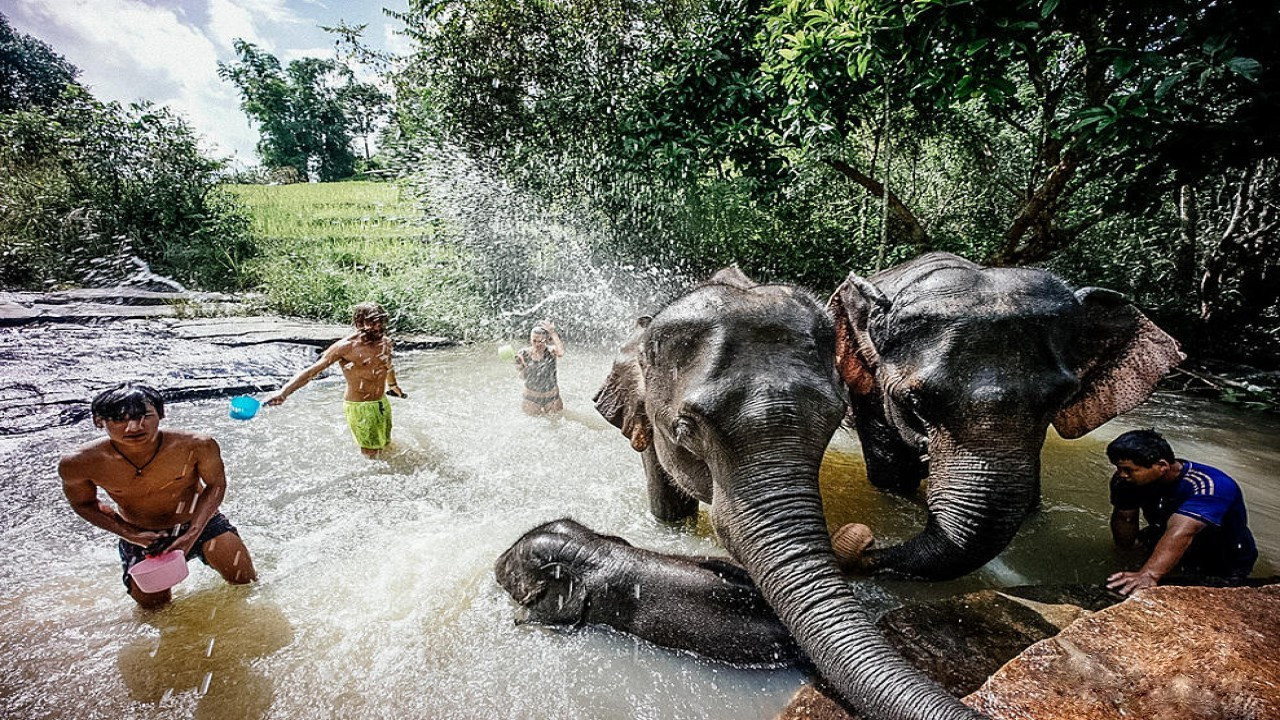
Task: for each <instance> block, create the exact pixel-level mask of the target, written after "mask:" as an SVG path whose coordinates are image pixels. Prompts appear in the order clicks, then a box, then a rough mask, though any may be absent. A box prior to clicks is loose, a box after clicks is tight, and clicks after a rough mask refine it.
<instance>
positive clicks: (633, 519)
mask: <svg viewBox="0 0 1280 720" xmlns="http://www.w3.org/2000/svg"><path fill="white" fill-rule="evenodd" d="M399 365H400V367H399V368H398V369H399V372H400V375H401V377H400V380H401V383H402V384H403V385H404V386H405V388H406V390H407V391H408V392H409V395H410V399H408V400H399V399H393V400H392V403H393V408H394V410H393V412H394V417H395V428H394V430H393V443H394V444H393V447H392V448H390V449H389V450H388V451H387V453H386V457H385V458H384V459H382V460H377V461H368V460H365V459H364V458H363V457H361V455H360V453H359V451H358V450H357V449H356V447H355V445H354V443H353V442H352V440H351V438H350V435H349V432H348V430H347V429H346V427H345V423H344V421H343V419H342V405H341V397H342V381H341V379H340V378H336V377H335V378H326V379H320V380H317V381H315V382H313V383H312V384H311V385H309V386H308V387H307V388H305V389H303V390H302V391H299V392H298V393H297V394H296V395H294V396H293V397H292V398H291V399H290V403H289V404H288V405H287V406H283V407H281V408H272V409H269V410H266V411H264V412H263V413H261V414H260V415H259V416H258V417H256V418H255V419H254V421H253V422H252V423H244V422H238V421H235V420H232V419H230V418H228V417H227V414H226V412H225V407H224V405H225V403H224V402H222V401H208V402H200V403H195V404H190V403H175V404H173V405H171V406H170V407H168V408H167V410H168V413H167V415H166V418H165V421H164V422H165V425H166V426H172V427H181V428H186V429H191V430H196V431H200V432H206V433H209V434H210V435H212V436H213V437H215V438H216V439H217V440H218V442H219V444H220V446H221V447H222V451H223V457H224V460H225V463H226V467H227V475H228V493H227V497H226V500H225V501H224V503H223V508H222V509H223V511H224V512H225V513H226V515H227V517H228V519H229V520H231V522H232V523H233V524H235V525H236V527H237V528H238V529H239V532H240V534H241V536H242V537H243V538H244V541H245V544H246V545H247V547H248V548H249V552H250V553H251V554H252V557H253V559H254V561H255V564H256V565H257V568H258V571H259V574H260V580H259V581H258V582H257V583H254V584H253V585H251V586H248V587H237V586H230V585H227V584H226V583H224V582H223V581H222V580H221V578H220V577H218V575H217V573H215V572H213V571H212V570H209V569H208V568H204V567H201V566H200V565H199V563H192V568H191V576H190V577H189V578H188V579H187V580H186V581H185V582H183V583H182V584H181V585H179V586H178V587H177V588H175V590H174V595H175V602H174V604H173V605H171V606H169V607H167V608H166V609H164V610H161V611H159V612H156V613H150V614H142V613H138V612H137V611H135V609H134V607H133V602H132V601H131V600H130V599H129V598H128V597H127V596H126V595H125V594H124V588H123V586H122V584H121V582H120V567H119V564H118V559H117V557H116V550H115V543H114V541H113V540H112V538H110V537H108V536H107V535H106V534H105V533H104V532H102V531H100V530H97V529H95V528H93V527H91V526H89V525H88V524H87V523H85V522H84V521H83V520H81V519H80V518H79V517H78V516H76V515H75V514H74V513H73V512H71V510H70V509H69V508H68V507H67V505H66V501H65V500H64V499H63V497H62V495H61V491H60V484H59V481H58V479H57V475H56V463H57V457H58V454H59V453H60V452H62V451H64V450H65V449H67V448H70V447H72V446H74V445H75V444H78V443H81V442H85V441H87V440H90V439H94V438H98V437H99V436H100V434H101V431H100V430H98V429H96V428H93V427H92V425H91V424H90V423H89V422H88V421H82V422H80V423H78V424H76V425H73V426H68V427H60V428H55V429H52V430H47V431H42V432H39V433H32V434H27V435H22V436H15V437H6V438H0V462H2V463H3V466H4V467H5V468H7V469H8V470H9V473H10V475H9V480H8V482H6V483H4V484H3V485H0V508H3V510H4V512H3V513H0V523H2V525H0V532H2V533H3V537H0V542H3V543H4V547H5V555H4V556H3V559H2V560H0V581H3V583H4V585H5V587H6V588H7V591H8V592H7V596H6V597H7V599H6V601H5V602H4V603H0V630H3V636H4V637H5V641H4V642H3V643H0V696H3V697H4V698H5V701H4V702H5V706H4V707H5V711H6V715H8V716H12V717H86V716H90V715H93V716H104V717H105V716H113V717H146V718H160V719H162V720H164V719H168V718H189V717H192V716H196V717H202V718H227V719H231V718H244V717H279V718H297V717H308V716H315V715H317V714H320V715H323V716H330V717H392V716H394V717H439V718H472V717H486V718H490V717H492V718H530V719H532V718H546V717H556V718H571V719H582V720H586V719H589V718H590V719H595V718H602V717H663V718H676V719H685V718H708V719H720V718H760V719H762V720H763V719H765V718H772V717H774V716H775V715H776V713H777V712H778V710H779V709H780V708H781V707H782V706H783V705H784V704H785V702H786V700H787V698H788V697H789V696H790V694H791V693H792V692H793V690H794V689H795V687H796V686H797V685H798V684H799V683H800V682H801V681H802V679H803V678H802V676H801V674H800V673H799V672H798V671H795V670H788V669H773V670H760V669H752V670H748V669H739V668H732V667H728V666H724V665H717V664H714V663H711V662H708V661H704V660H700V659H698V658H695V657H692V656H689V655H685V654H677V653H671V652H667V651H664V650H661V649H658V648H654V647H652V646H650V645H647V644H645V643H640V642H635V641H633V640H632V639H630V638H627V637H624V636H621V635H618V634H616V633H611V632H597V631H582V632H577V633H556V632H550V631H547V630H545V629H540V628H537V627H532V626H516V625H514V624H513V622H512V618H513V617H514V615H515V611H514V605H513V603H512V601H511V600H510V599H509V598H508V597H507V596H506V595H505V593H504V592H503V591H502V590H501V589H500V588H499V587H498V586H497V584H496V583H495V582H494V578H493V572H492V567H493V563H494V561H495V559H496V558H497V557H498V555H499V554H501V552H502V551H503V550H505V549H506V548H507V547H508V546H509V545H510V544H511V543H512V542H513V541H514V540H515V539H516V538H517V537H519V536H520V535H521V534H522V533H524V532H525V531H526V530H528V529H529V528H531V527H533V526H535V525H537V524H540V523H542V522H545V521H547V520H550V519H553V518H557V517H562V516H566V515H568V516H571V517H574V518H576V519H577V520H579V521H581V522H583V523H585V524H587V525H588V526H590V527H592V528H594V529H596V530H598V531H600V532H603V533H609V534H616V535H620V536H622V537H624V538H626V539H627V540H629V541H631V542H633V543H634V544H636V545H637V546H640V547H645V548H650V549H654V550H658V551H662V552H678V553H684V554H699V555H708V554H710V555H719V554H723V553H722V551H721V550H720V549H719V548H718V547H717V546H716V544H715V542H714V541H713V539H712V538H711V534H710V530H709V523H708V522H707V520H706V518H705V516H703V517H702V518H701V519H700V521H699V524H698V526H697V530H696V531H694V532H690V531H689V530H687V529H680V528H670V527H666V526H664V525H661V524H660V523H657V522H655V521H654V520H653V519H652V518H651V517H650V516H649V514H648V510H647V501H646V499H645V497H644V480H643V474H642V471H641V469H640V462H639V458H638V457H637V455H636V453H634V452H633V451H632V450H631V449H630V447H629V445H628V444H627V442H626V439H625V438H623V437H621V435H620V434H619V433H618V431H617V430H616V429H615V428H613V427H612V426H610V425H608V424H606V423H605V422H604V421H603V420H602V419H601V418H599V416H598V415H596V413H595V412H594V411H593V410H592V409H591V405H590V397H591V396H592V394H594V392H595V390H596V387H597V385H598V383H599V381H600V379H602V378H603V377H604V375H605V373H606V371H607V367H608V354H607V353H603V352H592V351H575V352H573V353H571V354H569V355H567V356H566V357H565V358H564V360H563V363H562V365H561V368H560V377H561V385H562V391H563V394H564V397H565V404H566V407H567V410H566V412H565V414H564V416H563V417H560V418H554V419H548V418H530V417H527V416H524V415H523V414H522V413H521V412H520V411H519V398H520V387H521V386H520V382H519V380H518V379H517V377H516V375H515V373H514V372H513V371H512V369H511V368H510V366H509V365H508V364H507V363H504V362H501V361H500V360H498V359H496V358H494V357H492V355H491V353H490V352H488V350H487V349H486V348H480V347H476V348H459V349H453V350H448V351H437V352H428V353H417V354H406V355H405V356H404V357H402V358H401V359H400V361H399ZM1246 423H1247V424H1246ZM1148 425H1155V426H1157V427H1160V428H1161V429H1162V430H1164V431H1166V433H1167V435H1168V436H1169V437H1170V439H1171V440H1172V441H1174V442H1175V448H1176V449H1178V451H1179V453H1180V454H1182V455H1184V456H1187V457H1191V458H1194V459H1197V460H1204V461H1205V462H1208V463H1210V464H1215V465H1218V466H1221V467H1224V468H1228V469H1229V470H1230V471H1231V472H1232V474H1233V475H1234V476H1235V477H1236V478H1237V479H1238V480H1240V482H1241V484H1242V485H1243V486H1244V490H1245V495H1246V498H1247V500H1248V502H1249V509H1250V520H1251V524H1252V526H1253V527H1254V530H1255V533H1256V534H1257V536H1258V544H1259V547H1260V550H1261V552H1262V555H1263V557H1264V558H1268V559H1271V560H1274V558H1276V557H1277V556H1278V554H1280V493H1277V490H1276V489H1275V488H1274V486H1273V484H1271V483H1270V478H1271V473H1272V470H1273V468H1274V467H1276V465H1277V464H1280V455H1278V453H1280V451H1278V450H1277V448H1280V442H1276V440H1277V438H1280V423H1277V422H1276V421H1275V420H1274V419H1268V418H1265V417H1259V416H1247V417H1243V416H1240V415H1237V414H1234V411H1232V410H1229V409H1224V408H1221V407H1220V406H1215V405H1205V404H1197V403H1192V402H1190V401H1186V400H1182V399H1180V398H1174V397H1168V396H1159V397H1157V398H1156V399H1154V400H1153V401H1151V402H1149V403H1148V404H1147V405H1145V406H1143V407H1142V408H1140V409H1139V411H1138V412H1137V413H1135V414H1133V415H1132V416H1130V417H1128V418H1125V419H1124V420H1123V421H1114V422H1113V423H1111V424H1109V425H1108V426H1107V427H1106V428H1104V432H1100V433H1095V434H1094V435H1090V436H1088V437H1086V438H1084V439H1082V440H1078V441H1073V442H1064V441H1061V440H1058V439H1056V438H1054V437H1051V438H1050V440H1049V442H1048V443H1047V444H1046V447H1045V451H1044V478H1043V487H1044V503H1043V508H1042V510H1041V511H1040V512H1038V513H1036V514H1035V515H1033V516H1032V517H1031V518H1030V519H1029V520H1028V521H1027V523H1026V524H1025V526H1024V527H1023V529H1022V531H1021V532H1020V533H1019V535H1018V537H1017V539H1016V540H1015V541H1014V543H1013V545H1012V546H1011V547H1010V548H1009V549H1008V550H1007V551H1006V552H1005V553H1004V554H1002V555H1001V557H1000V559H999V561H998V563H997V564H994V565H992V566H991V567H989V568H984V569H983V570H981V571H979V572H977V573H974V574H973V575H970V576H968V577H966V578H963V579H961V580H958V581H954V582H950V583H928V584H926V583H872V582H861V583H859V588H860V590H861V592H862V594H863V595H864V596H865V597H867V598H868V602H869V603H871V604H872V606H873V607H885V606H890V605H892V604H894V603H896V602H898V601H899V600H900V599H901V598H903V597H915V598H926V599H927V598H929V597H933V596H940V595H949V594H953V593H956V592H961V591H968V590H973V589H977V588H981V587H991V586H999V585H1001V584H1002V583H1003V582H1005V581H1006V580H1008V579H1009V578H1010V577H1014V578H1026V579H1027V580H1028V581H1030V582H1037V583H1054V582H1063V581H1079V582H1088V583H1098V582H1101V581H1102V580H1103V579H1104V578H1105V576H1106V575H1107V574H1108V573H1109V572H1111V571H1112V570H1113V569H1114V562H1115V559H1114V557H1113V556H1112V554H1111V551H1110V538H1109V532H1108V529H1107V514H1108V511H1109V506H1108V504H1107V490H1106V486H1107V482H1106V481H1107V478H1108V477H1109V475H1110V472H1109V466H1108V465H1107V464H1106V460H1105V456H1104V455H1103V452H1102V450H1103V447H1104V445H1105V443H1106V442H1107V441H1108V440H1109V439H1110V438H1111V437H1114V435H1116V434H1119V433H1120V432H1122V431H1124V430H1126V429H1129V428H1130V427H1140V426H1148ZM861 468H862V459H861V457H860V456H859V454H858V450H857V445H856V442H855V441H853V440H852V438H851V437H850V436H848V435H846V434H844V433H843V432H842V433H840V434H838V435H837V437H836V439H835V441H834V442H833V445H832V449H831V451H830V452H829V453H828V458H827V462H826V463H825V464H824V470H823V477H822V483H823V488H824V494H825V496H826V506H827V510H828V513H829V514H830V515H831V518H832V522H833V524H842V523H843V522H848V521H851V520H858V521H866V522H868V523H869V524H870V525H871V526H872V527H873V529H875V530H876V532H877V534H878V535H879V536H881V537H883V538H886V539H887V540H890V539H895V538H899V539H900V538H902V537H905V536H908V535H910V534H912V533H913V532H915V531H916V530H918V528H919V527H920V525H921V523H922V521H923V513H922V510H921V508H920V506H919V504H918V502H917V501H916V500H914V499H911V498H900V497H896V496H891V495H887V494H884V493H879V492H876V491H873V490H871V489H870V488H868V487H867V485H866V483H865V480H864V477H863V471H862V469H861ZM32 568H40V569H41V570H40V572H33V571H32ZM1270 572H1273V569H1272V566H1270V565H1268V564H1266V563H1260V566H1259V569H1258V573H1259V574H1266V573H1270ZM215 637H216V652H215V651H214V650H215V647H214V642H213V638H215ZM68 678H74V682H73V683H68Z"/></svg>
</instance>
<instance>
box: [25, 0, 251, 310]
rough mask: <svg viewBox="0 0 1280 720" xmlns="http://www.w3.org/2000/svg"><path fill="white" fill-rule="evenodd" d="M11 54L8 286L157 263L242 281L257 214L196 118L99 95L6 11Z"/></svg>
mask: <svg viewBox="0 0 1280 720" xmlns="http://www.w3.org/2000/svg"><path fill="white" fill-rule="evenodd" d="M0 58H3V62H2V63H0V67H2V68H3V69H2V70H0V73H2V74H3V75H4V76H5V78H6V82H5V85H4V88H5V90H4V102H5V103H6V105H5V107H4V108H3V109H2V110H0V286H3V287H7V288H28V289H42V288H47V287H51V286H57V285H62V284H101V283H105V282H119V281H123V280H127V279H129V278H130V277H132V276H136V275H139V273H140V272H141V271H143V270H145V269H146V266H147V265H149V266H150V270H152V271H154V272H156V273H159V274H162V275H167V276H169V277H172V278H174V279H177V280H179V281H180V282H183V283H192V284H194V285H197V286H200V287H208V288H229V287H235V286H236V283H237V279H238V274H237V270H238V268H239V267H240V265H241V264H242V263H243V262H244V261H245V259H247V257H248V256H249V255H250V254H251V252H252V247H251V245H250V242H249V238H248V235H247V224H246V222H247V221H246V219H245V217H244V216H243V215H242V214H241V213H239V212H238V211H237V210H236V209H235V208H234V207H233V206H232V205H231V204H230V202H229V200H228V198H227V197H226V196H225V195H224V194H222V193H220V192H219V191H218V190H217V184H218V177H217V172H218V170H219V168H220V164H219V163H218V162H216V161H213V160H210V159H208V158H206V157H205V156H204V154H203V153H202V152H201V151H200V149H199V147H198V143H197V138H196V137H195V135H194V134H193V133H192V131H191V128H190V127H189V126H188V125H187V124H186V122H185V121H183V120H182V119H181V118H178V117H176V116H174V115H173V114H171V113H170V112H169V111H168V110H166V109H163V108H156V107H153V106H151V105H148V104H145V103H141V104H134V105H130V106H128V107H123V106H121V105H119V104H117V103H102V102H99V101H97V100H95V99H94V98H93V97H92V96H91V95H90V94H89V93H88V92H87V91H86V90H85V89H84V88H83V87H81V86H80V85H78V84H76V83H75V82H74V77H75V75H76V74H77V71H76V69H75V68H74V67H73V66H71V65H70V64H69V63H67V62H66V60H65V59H63V58H62V57H61V56H59V55H57V54H56V53H54V52H53V51H52V50H51V49H49V47H48V46H47V45H44V44H43V43H40V42H39V41H37V40H34V39H33V38H30V37H27V36H24V35H21V34H18V33H14V32H13V31H12V30H11V29H10V28H9V26H8V24H7V22H6V21H5V20H4V18H3V16H0ZM10 81H12V82H10ZM144 274H145V273H144Z"/></svg>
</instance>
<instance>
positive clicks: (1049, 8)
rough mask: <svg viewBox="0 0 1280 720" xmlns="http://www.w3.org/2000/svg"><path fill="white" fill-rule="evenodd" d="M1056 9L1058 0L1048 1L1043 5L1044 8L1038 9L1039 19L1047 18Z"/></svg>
mask: <svg viewBox="0 0 1280 720" xmlns="http://www.w3.org/2000/svg"><path fill="white" fill-rule="evenodd" d="M1057 8H1058V0H1048V1H1047V2H1046V3H1045V4H1044V7H1042V8H1040V17H1041V18H1047V17H1049V16H1050V15H1052V14H1053V11H1054V10H1056V9H1057Z"/></svg>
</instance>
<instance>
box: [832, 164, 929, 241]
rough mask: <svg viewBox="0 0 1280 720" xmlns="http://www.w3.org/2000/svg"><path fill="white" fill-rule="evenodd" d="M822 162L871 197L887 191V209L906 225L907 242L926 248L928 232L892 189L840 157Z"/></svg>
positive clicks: (882, 194) (884, 194)
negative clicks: (864, 190) (888, 188)
mask: <svg viewBox="0 0 1280 720" xmlns="http://www.w3.org/2000/svg"><path fill="white" fill-rule="evenodd" d="M822 162H824V163H826V164H827V165H828V166H830V167H831V168H833V169H835V170H836V171H837V172H839V173H840V174H841V175H844V176H845V177H847V178H849V179H850V180H852V181H854V182H856V183H857V184H859V185H861V186H862V187H863V188H865V189H866V191H867V192H869V193H871V195H872V196H873V197H876V198H885V197H886V193H887V195H888V201H889V211H890V212H891V213H892V214H893V216H894V217H895V218H897V219H898V221H899V222H901V223H902V224H903V225H904V226H905V227H906V231H907V240H908V242H910V243H911V245H912V246H914V247H916V248H917V249H919V250H927V249H928V244H929V236H928V233H926V232H925V231H924V226H923V225H921V224H920V221H919V220H918V219H917V218H916V216H915V214H914V213H912V212H911V210H910V209H908V208H907V206H906V205H905V204H904V203H903V202H902V199H901V198H899V197H898V196H897V195H895V194H894V193H893V191H892V190H887V189H886V188H885V186H884V183H881V182H880V181H879V180H876V179H875V178H873V177H871V176H869V175H867V174H866V173H864V172H862V171H861V170H859V169H857V168H856V167H854V166H852V165H850V164H849V163H847V162H845V161H844V160H841V159H840V158H832V157H827V158H823V159H822Z"/></svg>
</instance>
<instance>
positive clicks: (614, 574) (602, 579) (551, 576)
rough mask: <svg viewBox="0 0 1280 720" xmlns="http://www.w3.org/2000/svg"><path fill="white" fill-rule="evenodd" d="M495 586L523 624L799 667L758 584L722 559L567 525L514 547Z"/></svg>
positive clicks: (542, 529)
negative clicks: (591, 629)
mask: <svg viewBox="0 0 1280 720" xmlns="http://www.w3.org/2000/svg"><path fill="white" fill-rule="evenodd" d="M494 577H495V578H497V580H498V584H499V585H501V586H502V587H503V588H504V589H505V590H506V591H507V592H508V593H510V595H511V596H512V598H514V599H515V600H516V602H517V603H519V605H520V608H521V611H522V612H523V616H522V617H521V618H520V619H519V620H518V622H533V623H538V624H542V625H550V626H554V627H564V626H568V627H577V626H579V625H586V624H593V625H608V626H610V627H613V628H616V629H618V630H621V631H623V632H626V633H630V634H632V635H635V636H636V637H640V638H644V639H645V640H648V641H649V642H652V643H655V644H657V645H661V646H663V647H669V648H675V649H678V650H687V651H690V652H695V653H698V654H700V655H704V656H706V657H709V658H712V659H715V660H723V661H725V662H731V663H736V664H746V663H750V664H760V663H767V664H778V663H785V662H792V661H795V660H797V659H799V655H798V652H797V651H798V648H796V646H795V642H794V641H793V640H792V639H791V635H790V634H789V633H788V632H787V630H786V628H784V627H783V626H782V623H780V622H779V621H778V618H777V615H775V614H774V612H773V610H772V609H770V607H769V606H768V604H766V603H765V601H764V598H762V597H761V596H760V591H759V590H758V589H757V588H756V586H755V584H754V583H752V582H751V578H750V577H749V576H748V575H747V573H746V572H745V571H744V570H743V569H742V568H741V567H739V566H737V565H734V564H733V563H731V562H729V561H728V560H726V559H724V558H713V557H691V556H682V555H666V554H663V553H658V552H654V551H652V550H645V549H644V548H638V547H635V546H633V545H631V543H628V542H627V541H626V540H623V539H622V538H620V537H614V536H612V535H601V534H599V533H596V532H594V531H592V530H591V529H590V528H588V527H586V526H584V525H582V524H580V523H578V522H576V521H574V520H572V519H570V518H561V519H559V520H553V521H551V522H548V523H543V524H542V525H539V526H538V527H535V528H533V529H532V530H530V531H529V532H527V533H525V534H524V535H523V536H521V537H520V539H519V540H516V542H515V543H514V544H512V546H511V547H510V548H508V549H507V551H506V552H504V553H502V555H501V556H500V557H499V558H498V561H497V563H496V564H495V565H494Z"/></svg>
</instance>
